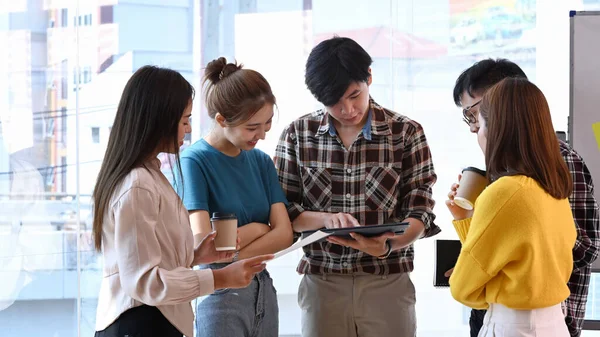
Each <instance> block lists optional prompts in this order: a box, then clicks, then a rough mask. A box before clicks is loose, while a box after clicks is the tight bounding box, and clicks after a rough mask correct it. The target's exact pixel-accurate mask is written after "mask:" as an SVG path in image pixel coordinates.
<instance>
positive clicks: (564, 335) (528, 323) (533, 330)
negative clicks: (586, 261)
mask: <svg viewBox="0 0 600 337" xmlns="http://www.w3.org/2000/svg"><path fill="white" fill-rule="evenodd" d="M537 336H544V337H570V336H571V335H570V334H569V329H567V324H566V323H565V315H564V313H563V310H562V308H561V305H560V304H557V305H553V306H551V307H547V308H542V309H534V310H515V309H510V308H507V307H505V306H503V305H502V304H497V303H493V304H490V307H489V309H488V311H487V313H486V314H485V318H484V319H483V327H482V328H481V330H480V331H479V335H478V337H537Z"/></svg>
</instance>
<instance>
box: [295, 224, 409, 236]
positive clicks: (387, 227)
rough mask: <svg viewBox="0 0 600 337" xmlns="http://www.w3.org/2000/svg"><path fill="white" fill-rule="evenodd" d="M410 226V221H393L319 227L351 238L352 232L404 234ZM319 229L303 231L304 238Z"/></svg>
mask: <svg viewBox="0 0 600 337" xmlns="http://www.w3.org/2000/svg"><path fill="white" fill-rule="evenodd" d="M407 228H408V222H392V223H387V224H383V225H372V226H360V227H344V228H322V229H319V230H320V231H321V232H324V233H331V235H332V236H339V237H343V238H351V236H350V233H358V234H360V235H362V236H365V237H373V236H378V235H381V234H383V233H386V232H393V233H395V234H402V233H404V231H406V229H407ZM316 231H317V230H312V231H304V232H302V238H305V237H307V236H309V235H311V234H312V233H314V232H316Z"/></svg>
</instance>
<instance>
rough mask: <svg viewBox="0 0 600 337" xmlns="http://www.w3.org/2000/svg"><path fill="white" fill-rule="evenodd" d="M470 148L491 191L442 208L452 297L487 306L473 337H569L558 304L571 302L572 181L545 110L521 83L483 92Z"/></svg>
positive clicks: (539, 97)
mask: <svg viewBox="0 0 600 337" xmlns="http://www.w3.org/2000/svg"><path fill="white" fill-rule="evenodd" d="M478 117H479V119H478V120H479V123H480V125H479V126H480V129H479V132H478V134H477V138H478V142H479V145H480V147H481V149H482V150H483V152H484V155H485V162H486V167H487V174H488V178H489V179H490V181H491V184H490V185H489V186H488V187H487V188H486V189H485V191H483V193H482V194H481V195H480V196H479V198H477V200H476V202H475V207H474V210H473V211H467V210H464V209H462V208H460V207H458V206H457V205H455V204H454V202H453V198H454V195H455V193H456V187H457V185H454V186H453V187H452V189H451V191H450V193H449V195H448V196H449V200H448V201H447V202H446V205H447V206H448V209H449V210H450V212H451V213H452V215H453V217H454V219H455V220H454V221H453V224H454V227H455V228H456V232H457V233H458V236H459V238H460V240H461V242H462V250H461V253H460V256H459V258H458V261H457V263H456V266H455V268H454V271H453V273H452V276H451V278H450V290H451V292H452V296H453V297H454V298H455V299H456V300H457V301H459V302H461V303H463V304H465V305H467V306H469V307H472V308H476V309H486V308H487V309H488V312H487V314H486V316H485V320H484V326H483V328H482V329H481V331H480V333H479V336H480V337H481V336H515V337H516V336H545V337H553V336H557V337H558V336H560V337H563V336H564V337H568V336H569V332H568V330H567V326H566V324H565V320H564V315H563V312H562V310H561V302H562V301H564V300H565V299H566V298H567V297H568V296H569V288H568V287H567V281H568V279H569V276H570V275H571V270H572V266H573V253H572V249H573V245H574V243H575V238H576V232H575V226H574V221H573V216H572V213H571V208H570V206H569V201H568V199H567V198H568V196H569V195H570V194H571V190H572V182H571V176H570V174H569V171H568V168H567V166H566V164H565V162H564V160H563V159H562V157H561V155H560V151H559V147H558V141H557V139H556V135H555V132H554V129H553V127H552V119H551V117H550V110H549V108H548V103H547V102H546V99H545V97H544V95H543V94H542V92H541V91H540V90H539V89H538V88H537V87H536V86H535V85H534V84H532V83H531V82H529V81H527V80H526V79H514V78H508V79H505V80H503V81H502V82H500V83H498V84H497V85H496V86H494V87H493V88H491V89H490V90H488V92H487V93H486V94H485V96H484V97H483V100H482V102H481V106H480V109H479V116H478Z"/></svg>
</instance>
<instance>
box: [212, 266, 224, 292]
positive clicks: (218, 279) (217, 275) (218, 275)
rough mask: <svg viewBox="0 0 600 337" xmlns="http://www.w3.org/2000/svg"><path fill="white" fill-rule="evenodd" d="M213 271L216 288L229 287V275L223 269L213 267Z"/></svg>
mask: <svg viewBox="0 0 600 337" xmlns="http://www.w3.org/2000/svg"><path fill="white" fill-rule="evenodd" d="M212 272H213V280H214V285H215V290H219V289H225V288H227V277H226V276H225V272H224V271H223V269H213V270H212Z"/></svg>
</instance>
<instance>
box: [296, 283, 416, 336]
mask: <svg viewBox="0 0 600 337" xmlns="http://www.w3.org/2000/svg"><path fill="white" fill-rule="evenodd" d="M415 302H416V299H415V287H414V285H413V283H412V281H411V280H410V276H409V275H408V273H402V274H392V275H387V276H377V275H331V274H330V275H304V277H303V278H302V281H301V282H300V288H299V289H298V304H299V305H300V309H301V310H302V337H337V336H340V337H342V336H343V337H388V336H394V337H414V336H416V314H415Z"/></svg>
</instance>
